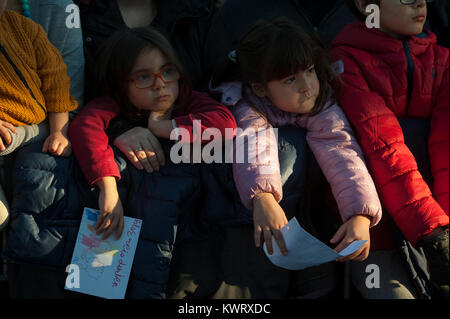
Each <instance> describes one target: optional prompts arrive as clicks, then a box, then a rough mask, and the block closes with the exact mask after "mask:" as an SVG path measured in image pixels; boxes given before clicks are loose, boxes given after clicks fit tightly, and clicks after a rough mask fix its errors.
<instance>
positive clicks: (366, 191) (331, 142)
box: [304, 105, 381, 227]
mask: <svg viewBox="0 0 450 319" xmlns="http://www.w3.org/2000/svg"><path fill="white" fill-rule="evenodd" d="M304 118H305V117H304ZM306 128H307V135H306V140H307V142H308V145H309V146H310V148H311V150H312V152H313V153H314V156H315V158H316V159H317V162H318V164H319V166H320V167H321V169H322V171H323V173H324V175H325V177H326V178H327V180H328V182H329V183H330V185H331V189H332V192H333V195H334V197H335V199H336V202H337V204H338V207H339V211H340V214H341V217H342V220H343V222H346V221H347V220H348V219H350V218H351V217H353V216H354V215H366V216H369V217H371V225H370V226H371V227H373V226H375V225H376V224H378V222H379V221H380V219H381V203H380V200H379V198H378V194H377V190H376V188H375V185H374V183H373V180H372V177H371V176H370V173H369V171H368V170H367V167H366V164H365V162H364V156H363V153H362V150H361V148H360V146H359V144H358V142H357V141H356V138H355V137H354V135H353V131H352V128H351V127H350V123H349V122H348V120H347V118H346V116H345V114H344V112H343V111H342V110H341V109H340V107H338V106H337V105H333V106H331V107H329V108H327V109H325V110H323V111H322V112H320V113H319V114H317V115H315V116H312V117H309V118H308V117H307V118H306Z"/></svg>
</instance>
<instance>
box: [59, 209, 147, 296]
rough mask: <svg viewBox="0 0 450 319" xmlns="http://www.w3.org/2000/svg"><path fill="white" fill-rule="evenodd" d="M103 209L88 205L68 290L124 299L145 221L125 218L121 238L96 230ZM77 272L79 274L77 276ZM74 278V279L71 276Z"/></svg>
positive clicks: (73, 260)
mask: <svg viewBox="0 0 450 319" xmlns="http://www.w3.org/2000/svg"><path fill="white" fill-rule="evenodd" d="M99 213H100V212H99V211H98V210H95V209H91V208H85V209H84V212H83V217H82V219H81V224H80V229H79V231H78V236H77V241H76V244H75V249H74V251H73V255H72V262H71V265H70V266H71V267H72V268H70V269H75V270H76V272H69V274H68V277H67V280H66V286H65V289H68V290H72V291H76V292H80V293H84V294H88V295H93V296H97V297H101V298H107V299H123V298H124V297H125V292H126V289H127V284H128V279H129V277H130V272H131V267H132V265H133V259H134V253H135V251H136V245H137V242H138V239H139V232H140V230H141V227H142V220H140V219H136V218H131V217H127V216H125V217H124V229H123V233H122V236H121V237H120V239H118V240H116V239H115V233H113V234H112V235H110V236H109V237H108V238H107V239H106V240H102V239H101V237H102V235H103V234H100V235H96V234H95V231H94V227H95V224H96V223H97V218H98V216H99ZM74 275H77V276H78V277H76V278H74ZM69 277H70V278H69Z"/></svg>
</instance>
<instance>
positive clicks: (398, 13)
mask: <svg viewBox="0 0 450 319" xmlns="http://www.w3.org/2000/svg"><path fill="white" fill-rule="evenodd" d="M426 18H427V4H426V2H425V0H418V1H416V3H415V4H402V3H401V2H400V0H381V2H380V26H381V30H382V31H384V32H386V33H388V34H390V35H391V36H394V37H396V38H398V37H401V36H410V35H416V34H419V33H421V32H422V31H423V26H424V24H425V20H426Z"/></svg>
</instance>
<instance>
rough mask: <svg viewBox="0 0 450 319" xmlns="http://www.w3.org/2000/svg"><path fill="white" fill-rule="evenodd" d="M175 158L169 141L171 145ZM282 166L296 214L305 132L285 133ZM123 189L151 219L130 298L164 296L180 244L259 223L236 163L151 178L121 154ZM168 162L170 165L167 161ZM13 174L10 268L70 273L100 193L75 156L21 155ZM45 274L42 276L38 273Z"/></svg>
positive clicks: (132, 209) (127, 207)
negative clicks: (241, 189) (243, 195)
mask: <svg viewBox="0 0 450 319" xmlns="http://www.w3.org/2000/svg"><path fill="white" fill-rule="evenodd" d="M162 145H163V148H164V150H165V152H166V158H167V159H168V158H169V152H170V146H171V143H170V142H169V141H165V142H164V141H163V143H162ZM279 145H280V147H279V148H280V156H279V158H280V163H281V167H282V168H281V174H282V180H283V183H284V185H285V187H284V189H283V192H284V196H285V197H284V199H283V201H282V203H281V206H282V207H283V208H284V209H285V211H286V213H287V215H288V216H289V215H291V216H292V215H294V214H295V213H296V211H297V207H298V205H299V203H300V202H301V199H302V196H303V194H304V191H303V188H304V186H305V180H306V174H305V170H306V155H305V154H306V153H307V151H306V142H305V132H304V130H302V129H298V128H293V127H286V128H281V129H280V137H279ZM115 153H116V155H117V156H116V162H117V164H118V165H119V168H120V172H121V176H122V178H121V180H120V181H119V182H118V189H119V194H120V198H121V200H122V204H123V206H124V211H125V214H126V215H127V216H131V217H136V218H140V219H142V220H143V224H142V229H141V233H140V239H139V242H138V246H137V249H136V254H135V259H134V263H133V268H132V272H131V276H130V280H129V284H128V289H127V294H126V297H127V298H164V297H165V289H166V282H167V279H168V276H169V270H170V262H171V259H172V252H173V247H174V244H175V239H176V238H177V240H179V241H182V240H198V239H205V238H208V237H209V236H211V235H213V234H214V233H215V232H216V231H217V230H218V229H220V227H223V226H225V225H230V224H251V223H253V220H252V212H251V211H248V210H247V209H246V208H245V207H244V206H243V205H242V204H241V203H240V200H239V196H238V194H237V191H236V189H235V187H234V182H233V176H232V170H231V164H210V165H206V164H176V165H175V164H172V163H170V162H169V163H167V164H166V165H165V166H164V167H162V168H161V170H160V171H159V172H154V173H152V174H148V173H146V172H145V171H139V170H136V169H135V168H134V167H133V166H132V165H130V164H129V163H128V162H127V161H126V160H125V159H124V158H123V157H122V156H121V153H120V152H119V151H116V152H115ZM167 162H168V161H167ZM11 173H12V188H13V189H12V191H13V200H12V205H11V224H10V233H9V236H8V239H7V243H6V247H5V249H4V251H3V257H4V258H5V259H6V260H7V261H8V262H13V263H18V264H27V265H37V266H43V267H47V268H53V269H65V267H66V266H67V265H68V264H70V261H71V257H72V252H73V248H74V245H75V241H76V237H77V234H78V227H79V224H80V220H81V214H82V212H83V209H84V207H92V208H97V207H98V191H97V190H96V189H95V188H93V187H91V186H89V185H88V183H87V182H86V180H85V179H84V177H83V175H82V172H81V170H80V168H79V167H78V165H77V163H76V160H75V158H74V157H73V156H72V157H68V158H56V157H53V156H50V155H48V154H43V153H42V152H41V145H40V144H33V145H30V146H27V147H25V148H23V149H21V150H20V151H19V152H18V154H17V158H16V162H15V165H14V169H13V171H12V172H11ZM37 275H38V272H37Z"/></svg>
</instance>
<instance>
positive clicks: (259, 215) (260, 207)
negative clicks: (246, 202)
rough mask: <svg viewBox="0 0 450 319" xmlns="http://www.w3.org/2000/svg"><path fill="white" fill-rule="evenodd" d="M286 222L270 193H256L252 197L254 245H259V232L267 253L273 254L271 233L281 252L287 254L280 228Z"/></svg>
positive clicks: (281, 210) (282, 212)
mask: <svg viewBox="0 0 450 319" xmlns="http://www.w3.org/2000/svg"><path fill="white" fill-rule="evenodd" d="M287 223H288V221H287V218H286V215H285V214H284V211H283V209H282V208H281V207H280V205H279V204H278V203H277V201H276V200H275V198H274V197H273V195H272V194H270V193H261V194H257V195H256V196H255V197H254V198H253V226H254V229H255V231H254V239H255V245H256V247H259V245H260V238H261V233H263V235H264V241H265V243H266V246H267V252H268V253H269V255H272V254H273V248H272V234H273V236H274V237H275V240H276V241H277V243H278V246H279V247H280V250H281V253H282V254H283V255H284V256H286V255H287V254H288V251H287V248H286V244H285V242H284V238H283V235H282V234H281V228H283V226H284V225H286V224H287Z"/></svg>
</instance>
